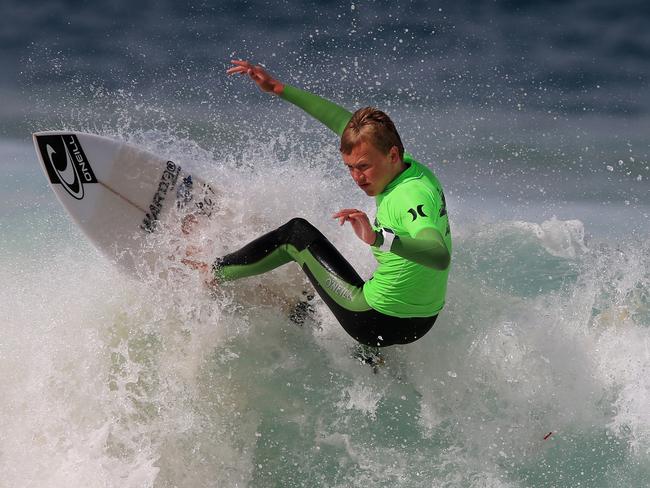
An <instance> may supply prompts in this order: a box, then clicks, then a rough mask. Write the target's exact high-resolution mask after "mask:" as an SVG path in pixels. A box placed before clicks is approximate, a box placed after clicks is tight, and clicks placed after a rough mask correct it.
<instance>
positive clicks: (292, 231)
mask: <svg viewBox="0 0 650 488" xmlns="http://www.w3.org/2000/svg"><path fill="white" fill-rule="evenodd" d="M282 227H283V230H284V232H283V234H284V237H285V242H287V243H292V244H294V245H295V246H296V247H297V248H298V249H304V248H305V247H307V246H308V245H309V244H311V243H312V242H313V241H314V240H315V239H317V238H318V237H319V236H320V235H321V233H320V231H319V230H318V229H316V227H314V226H313V225H312V224H310V223H309V222H308V221H307V220H305V219H303V218H301V217H295V218H293V219H291V220H290V221H289V222H287V223H286V224H284V225H283V226H282Z"/></svg>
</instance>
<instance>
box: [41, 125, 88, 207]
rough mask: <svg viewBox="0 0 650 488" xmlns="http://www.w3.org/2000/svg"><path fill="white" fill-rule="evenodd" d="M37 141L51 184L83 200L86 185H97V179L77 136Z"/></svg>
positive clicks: (47, 137)
mask: <svg viewBox="0 0 650 488" xmlns="http://www.w3.org/2000/svg"><path fill="white" fill-rule="evenodd" d="M36 140H37V142H38V149H39V151H40V152H41V158H42V160H43V164H44V165H45V170H46V171H47V175H48V177H49V178H50V183H52V184H54V185H61V186H62V187H63V189H64V190H65V191H66V192H68V194H69V195H70V196H71V197H73V198H76V199H77V200H81V199H82V198H83V197H84V185H85V184H88V183H97V178H95V174H94V173H93V170H92V169H91V167H90V163H89V162H88V159H87V158H86V155H85V154H84V152H83V149H82V148H81V144H79V139H77V136H75V135H74V134H63V135H56V136H53V135H47V136H36Z"/></svg>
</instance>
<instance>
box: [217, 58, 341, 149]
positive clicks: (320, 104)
mask: <svg viewBox="0 0 650 488" xmlns="http://www.w3.org/2000/svg"><path fill="white" fill-rule="evenodd" d="M231 63H232V64H234V65H235V66H233V67H232V68H230V69H229V70H228V71H227V73H228V74H229V75H230V74H245V75H248V76H250V78H251V79H252V80H253V81H254V82H255V83H256V84H257V86H259V87H260V89H261V90H262V91H264V92H267V93H274V94H275V95H278V96H280V97H281V98H283V99H285V100H287V101H288V102H291V103H293V104H294V105H296V106H297V107H299V108H301V109H302V110H304V111H305V112H307V113H308V114H309V115H311V116H312V117H314V118H315V119H316V120H318V121H320V122H322V123H323V124H325V126H327V127H328V128H329V129H331V130H332V131H334V132H335V133H336V134H337V135H338V136H340V135H341V134H342V133H343V129H345V126H346V125H347V123H348V122H349V120H350V118H351V117H352V113H351V112H349V111H347V110H346V109H344V108H343V107H340V106H338V105H336V104H335V103H332V102H330V101H329V100H325V99H324V98H321V97H319V96H317V95H314V94H312V93H309V92H306V91H304V90H300V89H299V88H296V87H294V86H291V85H286V84H284V83H282V82H281V81H279V80H276V79H275V78H273V77H272V76H271V75H270V74H269V73H268V72H267V71H266V70H265V69H264V68H262V67H261V66H253V65H252V64H250V63H249V62H248V61H231Z"/></svg>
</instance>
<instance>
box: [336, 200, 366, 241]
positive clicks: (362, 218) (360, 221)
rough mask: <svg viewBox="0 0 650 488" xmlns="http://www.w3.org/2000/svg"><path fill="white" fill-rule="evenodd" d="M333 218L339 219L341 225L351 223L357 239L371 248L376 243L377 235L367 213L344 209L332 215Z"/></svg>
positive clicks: (354, 209)
mask: <svg viewBox="0 0 650 488" xmlns="http://www.w3.org/2000/svg"><path fill="white" fill-rule="evenodd" d="M332 218H335V219H339V224H340V225H343V224H345V223H346V222H350V224H352V229H353V230H354V233H355V234H356V235H357V237H358V238H359V239H361V240H362V241H363V242H365V243H366V244H368V245H369V246H371V245H373V244H374V243H375V240H376V239H377V234H376V233H375V231H374V230H373V229H372V225H370V220H369V219H368V216H367V215H366V213H365V212H362V211H361V210H357V209H356V208H344V209H342V210H339V211H338V212H337V213H335V214H334V215H332Z"/></svg>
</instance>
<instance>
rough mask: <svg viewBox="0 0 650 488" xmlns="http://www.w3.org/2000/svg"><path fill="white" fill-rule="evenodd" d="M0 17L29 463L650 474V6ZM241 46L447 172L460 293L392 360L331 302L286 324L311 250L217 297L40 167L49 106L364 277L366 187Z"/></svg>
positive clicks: (15, 369)
mask: <svg viewBox="0 0 650 488" xmlns="http://www.w3.org/2000/svg"><path fill="white" fill-rule="evenodd" d="M2 13H3V15H2V18H1V19H0V62H1V63H2V64H1V66H2V69H1V70H0V100H1V101H2V103H1V104H0V155H1V156H2V158H3V160H2V163H0V164H2V165H3V169H5V178H4V179H3V181H2V183H1V184H0V208H2V214H1V216H0V218H1V220H0V234H1V235H2V237H0V282H2V283H3V286H5V294H4V295H3V297H2V299H0V317H2V323H1V324H0V325H1V326H2V327H3V330H2V334H0V336H2V337H3V338H2V339H0V373H1V374H2V377H3V378H4V379H5V381H4V382H3V383H2V386H0V391H1V393H2V394H1V395H0V396H1V397H2V401H0V413H1V414H2V418H4V419H6V422H5V428H4V429H2V432H0V472H2V473H3V476H4V479H5V480H6V483H7V486H39V487H40V486H43V487H45V486H47V487H51V486H57V487H58V486H61V487H64V486H65V487H67V486H81V485H83V486H92V487H94V486H97V487H99V486H120V487H127V486H128V487H142V486H155V487H168V486H179V487H181V486H182V487H186V486H187V487H194V486H218V487H244V486H247V487H248V486H250V487H264V486H287V487H289V486H291V487H293V486H296V487H297V486H310V487H311V486H323V487H335V486H336V487H338V486H340V487H344V486H345V487H347V486H359V487H364V488H365V487H368V486H387V487H388V486H391V487H392V486H406V487H425V486H427V487H428V486H449V487H451V486H453V487H456V486H460V487H487V486H489V487H509V488H510V487H516V488H524V487H551V486H567V487H568V486H571V487H574V486H589V487H620V486H626V487H627V486H629V487H645V486H648V485H649V484H650V471H649V470H648V466H650V455H649V453H650V416H649V414H648V412H649V410H648V398H649V397H650V381H649V380H648V375H647V371H648V368H650V359H649V355H648V347H649V346H648V345H649V344H650V342H649V341H650V338H649V337H648V327H649V326H650V309H649V303H650V298H649V297H650V294H649V290H650V268H649V263H648V255H649V254H648V244H647V237H648V235H649V234H650V184H649V183H648V182H649V181H650V156H649V153H650V143H649V142H648V130H649V129H650V113H649V110H650V32H649V31H648V29H647V25H648V24H649V22H650V6H649V4H648V3H647V2H641V1H638V2H636V1H619V2H611V1H605V0H594V1H584V2H560V1H545V2H524V1H521V2H516V1H510V2H487V1H485V2H483V1H480V2H472V1H461V2H456V3H454V4H453V5H452V4H451V3H448V2H425V1H413V2H380V1H375V2H367V1H363V2H356V1H354V2H347V3H339V2H305V1H284V2H262V1H245V2H173V1H162V2H147V1H143V2H128V1H125V0H116V1H112V2H106V3H105V4H97V3H94V2H87V1H52V2H46V3H43V2H5V4H3V10H2ZM232 58H243V59H251V60H253V61H254V62H258V63H263V64H264V65H265V66H267V67H268V69H269V70H270V71H271V72H273V73H274V74H275V75H276V76H277V77H278V78H280V79H282V80H284V81H285V82H288V83H293V84H295V85H297V86H300V87H302V88H305V89H308V90H312V91H314V92H316V93H318V94H320V95H322V96H325V97H327V98H330V99H332V100H334V101H336V102H337V103H340V104H342V105H345V106H346V107H348V108H351V109H353V108H357V107H361V106H364V105H368V104H373V105H376V106H379V107H380V108H382V109H384V110H386V111H387V112H388V113H389V114H390V115H391V116H392V117H393V118H394V120H395V122H396V124H397V127H398V129H399V130H400V132H401V134H402V138H403V140H404V142H405V145H406V147H407V149H408V150H409V151H410V152H411V153H413V154H414V155H415V156H416V157H417V158H418V159H420V160H421V161H423V162H425V163H426V164H429V165H430V166H431V167H432V168H433V169H434V171H435V172H436V174H438V176H439V177H440V179H441V181H442V182H443V185H444V187H445V190H446V193H447V200H448V204H449V208H450V216H451V221H452V224H453V226H452V229H453V233H454V239H455V241H454V244H455V255H454V268H453V270H452V273H451V275H450V276H451V278H450V286H449V293H448V303H447V307H446V310H445V312H444V313H443V315H441V317H440V319H439V320H438V322H437V326H436V327H437V328H436V330H434V331H432V332H431V333H430V334H429V335H427V337H426V338H425V339H423V340H422V341H419V342H418V343H416V344H414V345H412V346H408V347H404V348H395V349H394V350H393V351H392V352H389V353H388V357H387V366H386V368H385V369H384V370H382V371H381V372H380V373H379V374H377V375H375V374H373V373H372V372H371V371H370V370H369V368H368V367H367V366H365V365H362V364H359V363H357V362H356V361H355V360H354V359H352V358H351V354H350V351H351V342H350V340H349V338H348V337H347V336H345V334H344V333H343V332H342V331H341V330H340V328H339V326H338V325H337V324H336V322H335V321H334V320H333V319H332V317H331V316H330V315H328V312H327V310H326V309H325V308H324V307H323V306H322V304H321V305H317V307H316V308H317V317H316V320H314V321H313V323H311V325H309V324H308V325H307V326H306V327H304V328H302V329H301V328H296V327H295V326H292V325H291V324H290V323H288V321H287V319H286V313H285V311H284V310H283V309H282V307H279V306H278V303H281V302H282V301H283V300H284V301H286V300H289V299H290V298H291V297H294V298H295V296H294V295H296V294H297V295H300V293H301V292H302V288H303V286H304V283H303V282H302V276H301V275H300V274H299V273H298V272H297V271H296V270H295V269H294V270H293V271H292V270H291V269H288V268H287V269H285V270H283V271H278V272H276V273H275V274H272V275H270V276H266V277H262V278H260V279H259V280H258V281H255V280H253V281H248V282H246V283H242V284H241V287H242V289H241V290H240V292H239V293H233V294H232V296H230V295H229V296H227V297H225V298H223V297H222V298H220V299H218V300H216V301H215V300H214V299H213V298H211V297H209V296H207V294H206V293H204V292H203V291H202V289H201V288H200V286H198V285H196V284H192V283H189V284H188V282H165V281H164V280H163V281H161V280H160V279H154V278H152V279H151V280H150V282H148V283H135V282H131V281H129V280H128V279H126V278H125V277H123V276H121V275H119V273H118V272H117V271H116V270H115V269H114V267H113V266H112V265H111V264H110V263H109V262H107V261H106V260H105V259H104V258H103V257H102V256H100V255H99V254H98V253H97V252H96V251H95V250H94V249H93V248H92V247H91V246H90V244H89V243H87V242H86V240H85V239H84V237H83V236H82V235H81V234H80V233H79V231H78V229H77V228H76V227H75V226H74V225H73V224H72V223H71V222H70V221H69V220H68V219H67V217H66V215H65V214H64V213H63V211H62V210H61V209H60V208H59V206H58V204H57V202H56V201H55V200H54V198H53V195H51V193H50V192H49V189H48V188H47V185H46V182H45V180H44V179H43V178H42V175H41V174H40V170H39V169H38V167H37V165H36V160H35V158H34V154H33V149H32V148H31V147H30V144H31V141H30V134H31V132H33V131H36V130H47V129H60V128H69V129H74V130H83V131H89V132H96V133H100V134H103V135H107V136H110V137H116V138H118V139H122V140H126V141H128V142H131V143H134V144H137V145H141V146H144V147H146V148H147V149H149V150H151V151H153V152H156V153H158V154H166V155H168V157H170V158H173V159H174V160H178V161H183V163H184V164H185V165H188V167H193V168H195V169H196V170H197V171H201V172H202V174H204V175H205V177H206V178H208V179H210V181H214V182H215V183H216V182H218V183H219V185H221V186H222V187H223V188H227V190H228V191H227V193H226V196H224V202H225V204H226V206H227V207H228V208H229V209H231V210H232V211H233V215H234V217H232V216H231V217H229V220H227V221H223V222H219V224H218V225H217V226H216V228H215V229H213V231H214V232H213V234H214V236H216V237H214V239H215V240H216V243H217V244H216V245H217V248H218V249H219V250H223V249H224V248H226V247H227V246H233V245H235V244H243V243H244V242H245V241H246V240H247V239H249V238H251V237H253V236H255V235H257V234H258V233H259V232H260V231H261V230H263V229H268V228H271V227H272V226H275V225H279V224H281V223H282V222H284V221H285V220H287V219H289V218H291V217H293V216H295V215H297V214H300V215H301V216H304V217H307V218H309V219H310V220H312V221H313V222H315V223H317V225H319V227H321V228H322V229H323V230H324V232H325V233H326V235H327V236H328V237H329V238H330V239H332V240H333V241H334V243H335V244H336V245H337V247H339V248H340V249H341V250H342V251H343V252H344V254H345V255H346V256H348V257H349V259H350V260H351V262H352V263H353V264H354V265H355V266H356V267H357V268H358V269H359V270H360V271H361V272H362V274H364V276H368V275H369V274H370V273H371V271H372V269H373V265H374V264H373V262H372V259H371V257H370V255H369V253H365V254H364V252H363V250H362V249H361V248H360V247H359V243H358V242H357V241H356V240H354V238H353V236H352V235H351V233H349V232H346V231H349V229H345V228H344V229H339V228H338V227H337V226H335V225H334V224H333V223H332V222H330V218H329V215H330V214H331V212H332V209H338V208H340V207H343V206H349V205H354V206H358V207H359V208H364V209H367V210H368V211H369V212H371V211H372V202H369V201H367V199H364V198H363V197H362V195H359V194H358V193H357V192H355V188H354V185H352V183H351V182H350V181H349V179H348V177H347V175H346V173H345V171H343V170H342V168H341V162H340V156H339V155H338V154H337V150H336V140H335V139H334V138H333V137H332V136H331V135H330V134H328V133H327V132H326V131H325V130H323V129H322V128H321V127H319V126H318V125H317V124H316V123H314V122H313V121H310V120H309V119H308V118H307V117H305V116H303V115H302V114H301V113H300V112H299V111H298V110H297V109H295V108H293V107H291V106H289V105H288V104H286V103H284V102H282V101H280V100H277V99H274V98H272V97H269V96H267V95H265V94H262V93H261V92H259V91H258V90H257V89H256V88H255V87H253V86H252V85H251V84H250V82H248V81H247V80H245V79H242V78H229V77H226V76H225V69H226V68H227V67H228V65H229V60H230V59H232ZM215 252H216V251H215ZM194 285H196V286H194ZM260 287H261V288H260ZM260 289H264V290H266V291H265V292H264V293H260V292H259V290H260ZM7 290H8V291H7ZM549 432H552V435H551V436H550V437H547V438H546V439H545V436H546V435H547V434H548V433H549ZM0 484H1V483H0Z"/></svg>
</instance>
